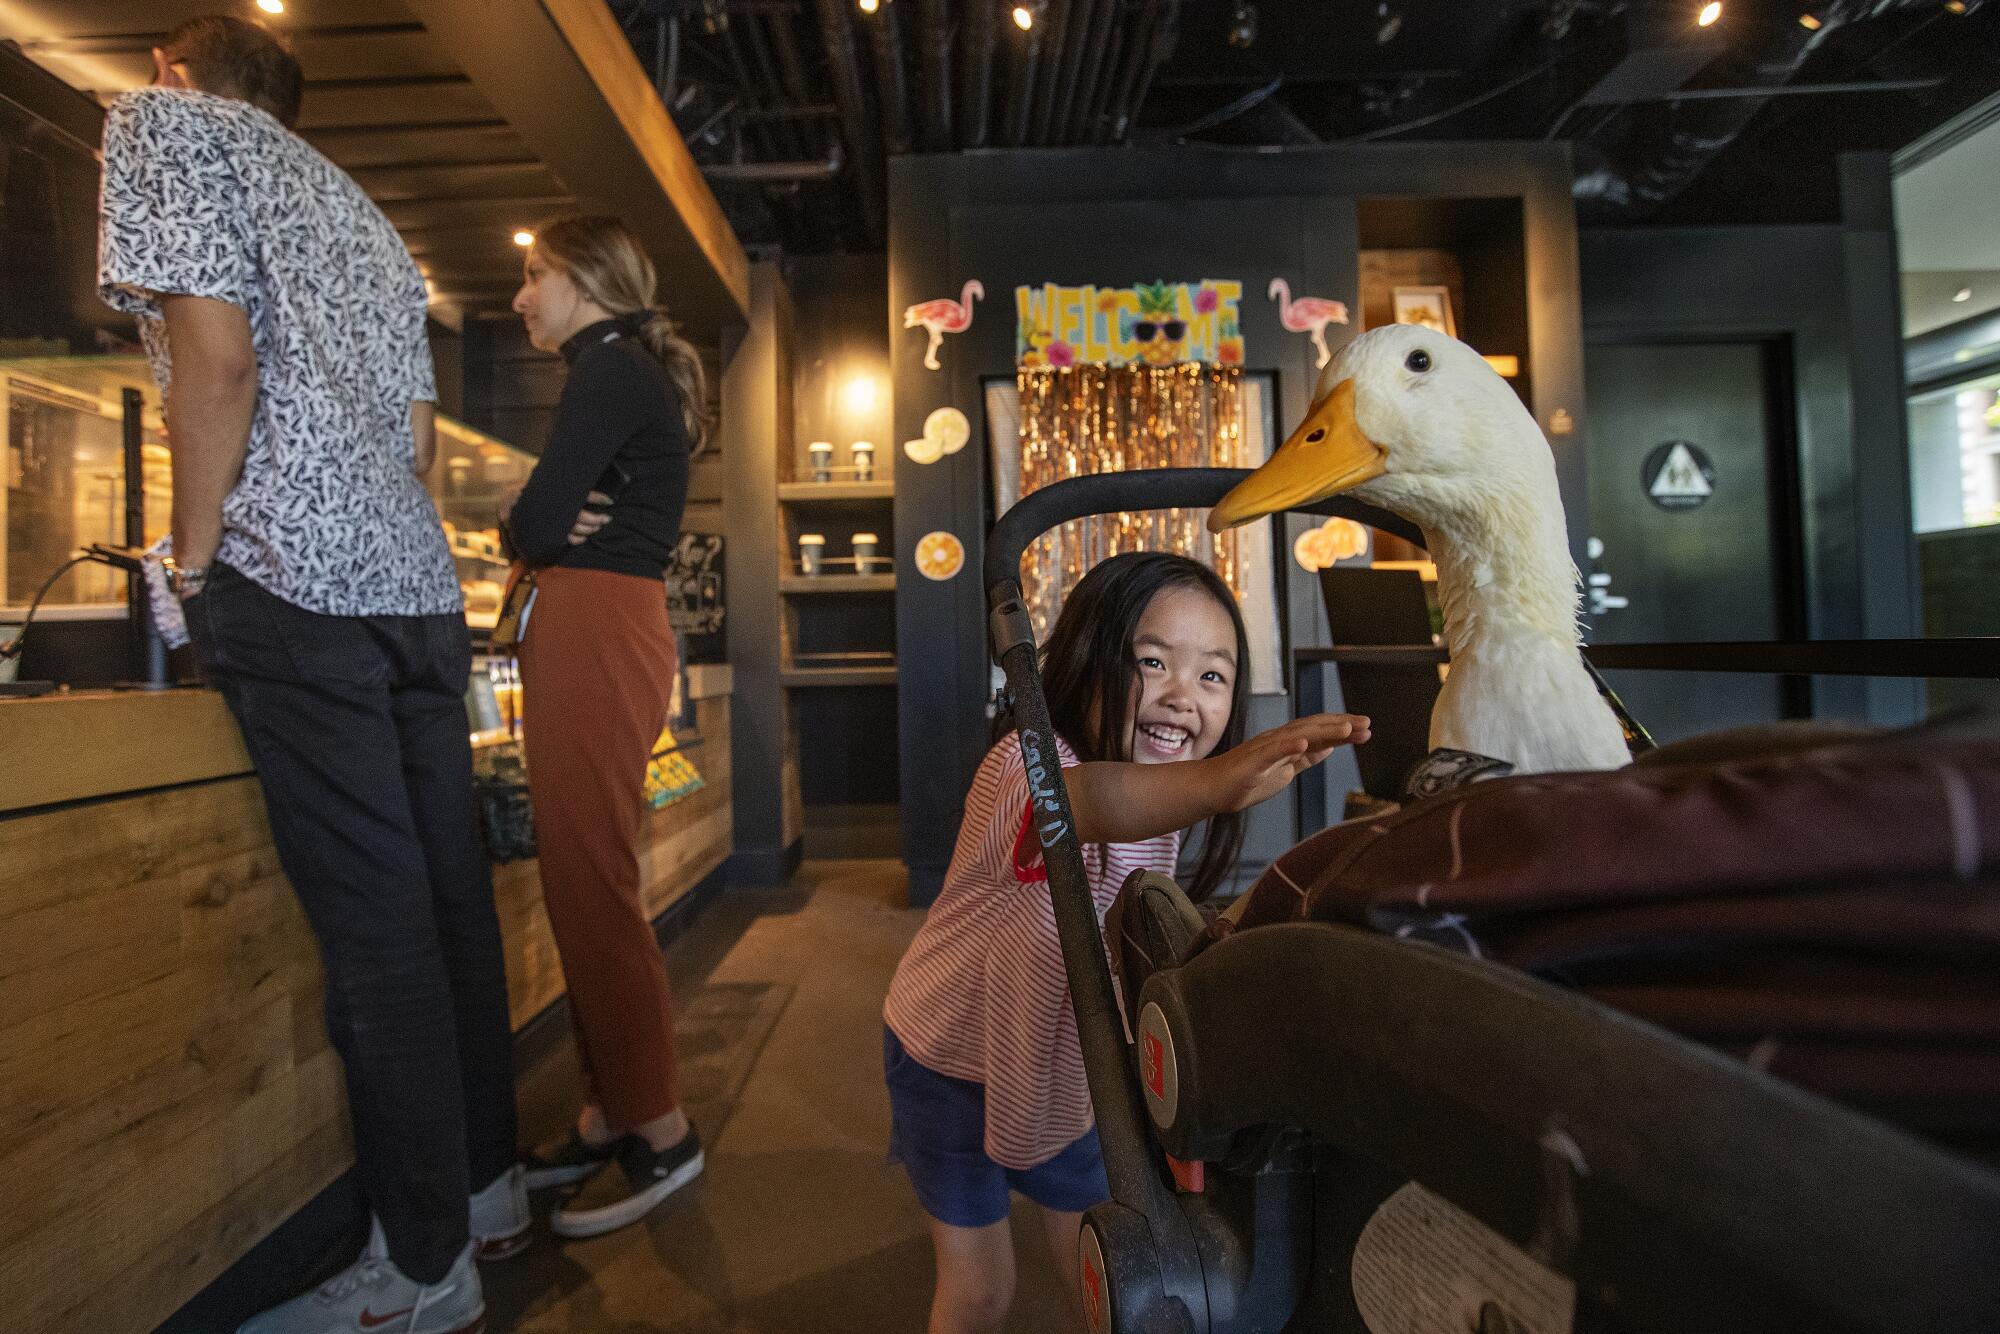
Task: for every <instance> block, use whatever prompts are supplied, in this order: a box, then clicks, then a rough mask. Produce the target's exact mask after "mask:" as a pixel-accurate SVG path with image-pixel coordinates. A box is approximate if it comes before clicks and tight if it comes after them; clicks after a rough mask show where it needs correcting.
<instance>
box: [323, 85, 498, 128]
mask: <svg viewBox="0 0 2000 1334" xmlns="http://www.w3.org/2000/svg"><path fill="white" fill-rule="evenodd" d="M431 77H442V78H448V79H451V82H430V81H429V79H426V80H425V81H423V82H412V81H409V80H403V79H384V80H376V79H367V80H338V81H323V80H319V79H315V80H313V81H312V82H310V83H308V84H307V85H306V97H305V103H304V105H303V106H302V107H301V109H300V114H299V133H300V134H303V135H304V136H305V137H306V138H308V139H310V138H312V137H313V135H314V133H315V132H316V131H319V130H323V129H333V128H343V127H348V126H364V125H395V124H404V125H421V124H433V123H437V122H444V123H447V124H462V123H464V122H466V121H476V120H499V119H500V116H499V113H498V112H496V111H494V110H493V104H492V103H491V102H488V101H487V100H486V99H485V98H483V97H481V96H480V95H479V93H478V91H477V90H476V89H474V88H473V86H472V85H471V84H470V83H469V82H467V81H466V80H465V79H463V78H462V77H455V76H450V75H446V76H431Z"/></svg>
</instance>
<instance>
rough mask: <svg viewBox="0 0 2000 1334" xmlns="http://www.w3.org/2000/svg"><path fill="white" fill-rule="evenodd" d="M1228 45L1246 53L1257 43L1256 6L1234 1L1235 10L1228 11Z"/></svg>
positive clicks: (1242, 1) (1244, 0) (1247, 0)
mask: <svg viewBox="0 0 2000 1334" xmlns="http://www.w3.org/2000/svg"><path fill="white" fill-rule="evenodd" d="M1228 38H1229V44H1230V45H1231V46H1233V47H1235V48H1237V49H1238V50H1240V51H1247V50H1249V49H1250V48H1251V47H1252V46H1254V45H1255V44H1256V41H1257V6H1255V5H1253V4H1251V3H1250V0H1236V6H1235V8H1233V9H1231V10H1230V11H1229V33H1228Z"/></svg>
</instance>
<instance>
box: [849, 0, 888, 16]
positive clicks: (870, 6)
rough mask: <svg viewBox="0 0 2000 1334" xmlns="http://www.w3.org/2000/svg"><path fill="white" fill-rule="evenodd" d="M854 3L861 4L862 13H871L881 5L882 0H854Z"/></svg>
mask: <svg viewBox="0 0 2000 1334" xmlns="http://www.w3.org/2000/svg"><path fill="white" fill-rule="evenodd" d="M855 3H857V4H859V5H860V6H861V12H862V13H864V14H873V13H874V12H875V11H876V10H878V9H880V8H881V7H882V0H855Z"/></svg>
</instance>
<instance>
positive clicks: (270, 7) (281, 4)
mask: <svg viewBox="0 0 2000 1334" xmlns="http://www.w3.org/2000/svg"><path fill="white" fill-rule="evenodd" d="M257 8H259V9H261V10H263V11H264V12H265V13H266V14H282V13H284V12H285V0H257Z"/></svg>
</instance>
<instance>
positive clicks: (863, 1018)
mask: <svg viewBox="0 0 2000 1334" xmlns="http://www.w3.org/2000/svg"><path fill="white" fill-rule="evenodd" d="M904 898H905V890H904V883H903V872H902V867H901V865H900V864H899V863H896V862H893V861H824V862H808V863H807V864H806V865H805V867H804V868H803V869H802V870H801V872H800V874H799V875H798V876H797V877H796V878H795V879H794V881H793V883H792V884H791V885H790V886H788V887H786V888H784V889H777V890H744V889H730V890H727V891H725V892H724V894H723V896H722V897H721V898H720V899H719V900H717V901H716V902H715V903H714V904H713V905H711V906H710V907H709V908H708V910H707V911H706V912H705V913H704V914H703V915H702V917H701V919H700V920H699V921H697V922H696V924H695V925H694V927H693V928H692V929H691V930H690V931H689V932H687V933H686V934H685V935H683V936H682V937H681V938H680V939H679V940H678V941H676V942H675V943H674V945H673V946H672V947H671V948H670V949H669V950H668V952H667V961H668V967H669V969H670V971H671V973H672V975H673V980H674V999H675V1004H676V1007H677V1029H678V1037H679V1042H680V1052H681V1060H682V1068H683V1081H682V1082H683V1086H684V1090H685V1097H686V1100H687V1104H688V1110H689V1114H690V1115H691V1116H692V1117H693V1118H694V1120H695V1123H696V1124H697V1125H698V1126H699V1127H700V1129H701V1132H702V1138H703V1142H704V1143H705V1145H706V1146H707V1158H708V1168H707V1171H706V1173H705V1174H704V1176H703V1177H702V1179H701V1180H699V1181H698V1182H696V1183H695V1184H694V1185H693V1186H691V1187H689V1188H688V1189H687V1190H686V1191H685V1192H683V1193H682V1194H681V1195H679V1196H677V1197H675V1198H674V1199H673V1200H670V1201H669V1202H668V1203H667V1204H666V1205H664V1206H662V1208H661V1209H659V1210H658V1211H657V1212H655V1213H654V1214H653V1215H652V1217H651V1218H650V1219H649V1220H648V1221H647V1222H646V1223H644V1224H640V1225H635V1226H633V1227H630V1228H627V1229H625V1230H624V1231H622V1232H616V1233H612V1234H610V1235H608V1236H604V1237H596V1238H592V1239H590V1240H588V1241H581V1242H569V1241H563V1240H561V1239H560V1238H557V1237H554V1236H552V1235H550V1234H549V1233H548V1231H547V1229H546V1226H545V1224H546V1216H547V1213H548V1210H549V1208H550V1207H551V1206H552V1205H553V1203H554V1197H553V1196H547V1195H545V1196H542V1197H540V1198H538V1199H537V1200H536V1201H535V1208H536V1214H537V1218H538V1224H537V1237H536V1242H535V1245H534V1246H533V1247H532V1248H530V1249H529V1250H528V1251H527V1252H526V1253H525V1254H523V1255H521V1256H519V1257H518V1258H515V1259H513V1260H509V1261H505V1262H502V1263H498V1264H491V1265H487V1266H485V1268H484V1274H485V1280H486V1295H487V1308H488V1312H489V1318H490V1323H489V1330H490V1331H491V1334H510V1332H512V1331H519V1332H520V1334H530V1332H532V1334H556V1331H576V1332H577V1334H585V1332H587V1334H655V1332H658V1334H667V1332H669V1331H671V1332H672V1334H710V1332H711V1331H713V1332H715V1334H721V1332H723V1331H727V1332H728V1334H752V1332H753V1331H754V1332H756V1334H766V1332H769V1334H779V1332H781V1331H782V1332H784V1334H791V1332H793V1331H797V1332H799V1334H840V1332H841V1331H855V1332H856V1334H860V1332H861V1331H868V1332H869V1334H876V1332H878V1331H901V1330H922V1329H923V1328H924V1321H925V1316H926V1314H927V1312H928V1310H929V1304H930V1291H931V1282H932V1274H933V1270H932V1260H931V1248H930V1241H929V1237H928V1235H927V1233H926V1230H925V1225H924V1216H923V1214H922V1212H921V1211H920V1210H919V1209H918V1208H917V1203H916V1198H915V1196H913V1195H912V1194H911V1192H910V1187H909V1183H908V1181H907V1180H906V1179H905V1178H904V1176H903V1173H902V1170H901V1169H900V1168H897V1167H894V1166H891V1165H890V1164H889V1163H888V1162H887V1161H886V1157H885V1155H886V1149H887V1144H888V1134H889V1105H888V1096H887V1094H886V1093H885V1092H884V1090H883V1086H882V1019H881V1013H882V997H883V994H884V993H885V992H886V991H887V989H888V985H889V976H890V974H891V973H892V972H893V971H894V970H895V966H896V961H897V960H898V959H899V958H900V957H901V956H902V952H903V948H904V946H905V945H906V944H907V943H908V942H909V939H910V937H911V936H912V935H913V934H914V933H915V932H916V929H917V926H918V924H919V923H920V922H921V921H922V914H921V912H918V911H913V910H911V909H909V908H906V907H903V906H902V905H903V902H904ZM522 1083H523V1086H522V1092H521V1113H522V1122H523V1124H522V1133H523V1134H524V1136H526V1137H528V1138H529V1139H531V1140H540V1139H544V1138H548V1137H552V1136H554V1135H557V1134H559V1133H560V1132H561V1131H562V1129H563V1127H564V1125H565V1123H566V1121H567V1120H568V1119H569V1118H570V1117H571V1116H573V1115H574V1113H575V1106H574V1103H573V1099H574V1097H575V1088H576V1084H575V1066H574V1053H573V1049H572V1048H570V1047H568V1046H567V1045H565V1046H564V1047H563V1048H562V1049H561V1050H559V1051H558V1052H556V1053H555V1054H554V1055H553V1056H551V1057H550V1058H549V1059H547V1060H544V1061H542V1062H541V1063H540V1064H538V1065H537V1066H536V1067H535V1068H534V1069H532V1070H525V1071H523V1072H522ZM1031 1210H1032V1206H1029V1205H1026V1204H1025V1203H1023V1202H1019V1201H1017V1208H1016V1212H1015V1217H1014V1229H1015V1245H1016V1251H1017V1254H1018V1255H1019V1257H1020V1280H1019V1294H1018V1296H1017V1298H1016V1301H1015V1308H1014V1312H1013V1316H1012V1318H1011V1319H1010V1320H1009V1322H1008V1325H1007V1329H1008V1330H1009V1331H1013V1332H1018V1334H1027V1331H1031V1330H1032V1331H1034V1334H1060V1332H1061V1331H1065V1330H1068V1329H1069V1328H1071V1326H1070V1325H1069V1323H1068V1320H1069V1317H1068V1315H1067V1314H1066V1311H1065V1306H1064V1300H1063V1296H1062V1294H1061V1293H1059V1292H1058V1291H1057V1290H1056V1289H1055V1286H1054V1284H1055V1279H1054V1274H1053V1268H1052V1264H1051V1261H1050V1259H1049V1257H1048V1255H1047V1251H1046V1242H1045V1241H1044V1240H1043V1239H1042V1234H1041V1230H1040V1227H1039V1225H1038V1223H1037V1221H1036V1219H1035V1218H1034V1216H1033V1215H1032V1212H1031Z"/></svg>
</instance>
